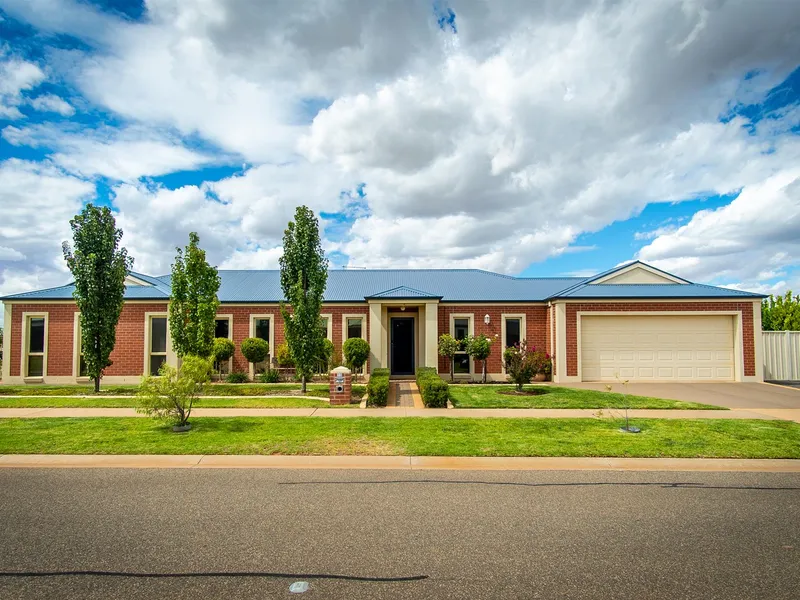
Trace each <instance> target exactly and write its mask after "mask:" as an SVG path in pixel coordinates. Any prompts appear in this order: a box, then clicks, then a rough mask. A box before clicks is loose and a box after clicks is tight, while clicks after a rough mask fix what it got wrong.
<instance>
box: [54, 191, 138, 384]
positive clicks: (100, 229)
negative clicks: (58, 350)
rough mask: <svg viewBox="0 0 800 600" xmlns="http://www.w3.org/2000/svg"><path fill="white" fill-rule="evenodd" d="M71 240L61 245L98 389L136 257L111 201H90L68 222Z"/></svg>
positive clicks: (108, 363)
mask: <svg viewBox="0 0 800 600" xmlns="http://www.w3.org/2000/svg"><path fill="white" fill-rule="evenodd" d="M69 224H70V227H71V228H72V243H73V246H74V248H73V247H70V244H69V242H66V241H65V242H63V243H62V245H61V247H62V250H63V252H64V258H65V259H66V261H67V266H68V267H69V270H70V272H71V273H72V276H73V277H74V278H75V291H74V292H73V294H72V296H73V298H75V303H76V304H77V305H78V310H79V311H80V327H81V351H82V353H83V360H84V361H85V363H86V373H87V375H88V376H89V377H90V378H91V379H92V380H93V381H94V391H95V392H99V391H100V379H101V378H102V377H103V371H104V370H105V369H106V368H107V367H110V366H111V364H112V363H111V359H110V356H111V351H112V350H113V349H114V343H115V342H116V337H117V323H118V322H119V317H120V314H121V313H122V306H123V302H124V296H125V278H126V277H127V276H128V273H129V272H130V270H131V267H132V266H133V258H131V257H129V256H128V251H127V250H126V249H125V248H120V246H119V243H120V240H121V239H122V230H121V229H118V228H117V223H116V221H115V220H114V215H113V214H112V212H111V210H110V209H109V208H108V207H107V206H102V207H100V206H94V205H93V204H87V205H86V207H85V208H84V209H83V210H82V211H81V213H80V214H78V215H75V218H74V219H72V220H71V221H70V222H69Z"/></svg>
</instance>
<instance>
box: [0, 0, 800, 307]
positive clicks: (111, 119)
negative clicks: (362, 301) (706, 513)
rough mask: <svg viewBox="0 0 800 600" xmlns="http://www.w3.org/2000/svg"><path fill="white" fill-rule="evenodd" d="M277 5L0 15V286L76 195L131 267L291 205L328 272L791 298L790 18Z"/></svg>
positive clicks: (38, 264) (28, 266) (20, 6)
mask: <svg viewBox="0 0 800 600" xmlns="http://www.w3.org/2000/svg"><path fill="white" fill-rule="evenodd" d="M291 4H292V3H286V4H285V5H278V6H276V7H273V9H272V10H271V11H269V13H268V14H267V12H266V11H264V10H263V8H262V6H261V5H260V3H259V2H257V1H253V2H248V1H246V0H242V1H240V2H233V1H228V0H215V1H213V2H205V3H195V2H191V1H186V2H173V1H171V0H153V1H152V2H150V3H148V4H147V5H145V4H143V3H142V2H136V1H126V0H113V1H112V0H108V1H100V0H96V1H93V2H85V1H77V0H59V1H56V0H52V1H51V0H30V1H23V0H0V19H2V20H0V76H1V77H0V79H2V80H3V81H4V83H0V218H1V219H2V223H3V224H2V225H0V293H13V292H18V291H23V290H26V289H32V288H37V287H44V286H50V285H57V284H60V283H64V282H65V281H67V280H68V279H69V277H68V273H67V272H66V269H65V266H64V265H63V260H62V259H61V257H60V242H61V240H62V239H66V238H67V237H68V235H69V226H68V221H69V218H70V217H71V216H72V215H73V214H75V212H76V211H77V210H79V209H80V207H81V206H82V205H83V204H85V203H86V202H99V203H101V204H107V205H109V206H111V207H112V208H113V209H114V210H115V211H116V212H117V215H118V223H119V225H120V226H121V227H122V228H123V230H124V232H125V237H124V239H123V241H124V243H125V245H126V246H127V247H128V248H129V250H130V251H131V253H132V254H133V256H134V257H135V260H136V264H135V268H137V269H140V270H142V271H144V272H148V273H153V274H158V273H163V272H167V271H168V270H169V265H170V262H171V260H172V257H173V256H174V247H175V246H176V245H182V244H184V243H185V241H186V239H187V236H188V233H189V231H198V232H199V233H200V236H201V241H202V243H203V244H204V246H206V247H207V249H208V252H209V255H210V256H211V257H212V260H213V261H214V262H215V263H216V264H218V265H219V266H221V267H223V268H274V267H275V266H276V265H277V259H278V257H279V256H280V238H281V234H282V231H283V228H284V227H285V224H286V222H287V221H288V219H289V218H290V217H291V214H292V213H293V210H294V207H295V206H297V205H298V204H307V205H309V206H310V207H312V208H313V209H314V210H315V211H316V212H317V213H318V214H320V215H321V218H322V225H323V228H324V229H323V230H324V233H325V240H324V243H325V247H326V250H327V251H328V253H329V254H330V256H331V259H332V262H333V264H334V266H336V267H344V266H349V267H353V268H357V267H370V268H379V267H458V268H471V267H476V268H484V269H489V270H494V271H500V272H505V273H511V274H522V275H526V276H536V275H542V276H554V275H572V274H588V273H591V272H599V271H603V270H606V269H608V268H609V267H611V266H614V265H616V264H619V263H621V262H625V261H628V260H632V259H637V258H638V259H641V260H644V261H646V262H650V263H652V264H654V265H656V266H659V267H661V268H664V269H666V270H669V271H672V272H675V273H676V274H678V275H681V276H683V277H686V278H688V279H692V280H696V281H703V282H711V283H715V284H720V285H730V286H734V287H739V288H744V289H750V290H754V291H762V292H767V293H770V292H781V291H783V290H785V289H787V288H790V287H792V286H794V287H795V289H798V288H800V269H798V259H797V256H798V251H800V235H798V232H800V183H798V178H799V177H800V172H798V164H800V139H799V138H798V134H800V69H799V68H798V67H800V42H798V40H797V36H796V35H793V34H792V32H796V31H797V30H798V28H800V6H798V5H796V3H786V2H780V1H776V2H774V3H772V2H768V3H767V4H770V6H769V7H762V9H761V10H759V11H753V10H752V9H751V7H750V6H748V4H747V3H743V4H736V3H729V4H726V5H724V6H717V4H716V3H703V2H700V3H697V5H696V6H695V5H692V6H688V5H687V6H684V7H683V8H681V7H679V6H678V5H677V4H676V5H675V6H670V5H667V4H659V5H658V6H655V5H654V6H650V5H648V6H647V7H642V6H641V5H639V7H638V9H637V10H631V9H630V6H628V3H626V2H621V3H618V4H615V5H614V6H607V5H604V4H595V5H593V6H587V7H580V8H576V7H567V6H564V7H557V6H555V5H554V6H550V7H548V8H545V7H542V6H539V5H533V6H530V7H527V6H523V7H522V8H520V6H519V5H518V4H514V5H513V6H512V4H509V3H505V2H497V3H491V4H486V3H481V2H473V1H470V0H463V1H456V0H453V1H451V2H445V1H439V0H436V1H435V2H429V3H428V2H386V3H376V4H375V5H371V6H369V7H367V8H366V9H364V8H363V5H359V4H357V3H354V2H351V1H349V0H340V1H339V2H333V3H329V4H327V5H326V8H325V10H322V9H321V8H320V9H319V10H318V11H316V12H315V10H314V3H313V2H309V3H308V4H307V5H306V6H305V9H304V10H301V8H300V7H297V6H294V7H293V6H291ZM532 4H535V3H532ZM634 4H635V3H634ZM631 6H632V5H631ZM359 7H361V8H359ZM388 22H390V23H392V27H390V28H387V27H385V23H388ZM610 24H614V27H611V26H610ZM631 48H635V49H636V51H635V52H630V51H629V50H630V49H631Z"/></svg>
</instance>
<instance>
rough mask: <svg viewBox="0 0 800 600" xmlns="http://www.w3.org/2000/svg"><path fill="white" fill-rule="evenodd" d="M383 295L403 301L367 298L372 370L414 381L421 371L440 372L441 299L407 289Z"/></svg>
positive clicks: (387, 298)
mask: <svg viewBox="0 0 800 600" xmlns="http://www.w3.org/2000/svg"><path fill="white" fill-rule="evenodd" d="M415 293H416V294H418V295H417V296H413V294H415ZM384 294H396V295H398V296H400V297H397V296H391V297H380V298H379V297H372V298H367V301H368V302H369V345H370V369H371V370H374V369H378V368H385V369H389V372H390V373H391V375H392V376H393V377H413V376H414V374H415V373H416V370H417V368H419V367H433V368H438V364H439V355H438V331H439V321H438V314H439V313H438V311H439V299H438V298H435V297H429V296H427V295H426V294H424V292H419V291H418V290H408V289H407V288H402V289H397V290H389V291H388V292H384Z"/></svg>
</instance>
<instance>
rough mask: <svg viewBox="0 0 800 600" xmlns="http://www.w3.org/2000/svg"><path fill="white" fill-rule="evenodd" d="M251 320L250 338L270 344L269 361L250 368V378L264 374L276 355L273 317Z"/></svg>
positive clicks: (257, 316) (252, 317) (260, 317)
mask: <svg viewBox="0 0 800 600" xmlns="http://www.w3.org/2000/svg"><path fill="white" fill-rule="evenodd" d="M250 319H251V320H250V337H254V338H260V339H262V340H264V341H265V342H267V343H268V344H269V354H267V359H266V360H265V361H263V362H260V363H256V364H255V365H251V367H250V368H251V373H250V377H255V375H256V374H257V373H262V372H264V371H266V370H267V369H268V368H269V365H270V362H271V360H272V357H273V356H274V355H275V348H274V347H273V346H274V341H273V336H274V335H275V333H274V332H273V331H272V316H271V315H268V314H267V315H251V316H250Z"/></svg>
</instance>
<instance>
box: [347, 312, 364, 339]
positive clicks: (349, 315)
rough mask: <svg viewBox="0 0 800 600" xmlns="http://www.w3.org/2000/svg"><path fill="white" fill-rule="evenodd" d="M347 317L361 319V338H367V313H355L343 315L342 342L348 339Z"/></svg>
mask: <svg viewBox="0 0 800 600" xmlns="http://www.w3.org/2000/svg"><path fill="white" fill-rule="evenodd" d="M347 319H361V339H362V340H365V341H368V340H367V314H366V313H360V314H359V313H354V314H346V315H342V344H344V343H345V341H347Z"/></svg>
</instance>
